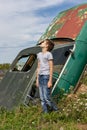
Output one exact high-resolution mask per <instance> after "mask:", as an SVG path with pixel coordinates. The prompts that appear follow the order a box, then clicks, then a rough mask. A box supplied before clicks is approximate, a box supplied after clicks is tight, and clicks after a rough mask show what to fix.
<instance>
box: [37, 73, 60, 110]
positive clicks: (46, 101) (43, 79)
mask: <svg viewBox="0 0 87 130" xmlns="http://www.w3.org/2000/svg"><path fill="white" fill-rule="evenodd" d="M48 81H49V75H39V93H40V99H41V105H42V108H43V112H48V109H47V108H48V107H47V106H49V107H50V108H51V109H52V110H55V111H57V110H58V108H57V106H56V105H55V104H54V102H52V100H51V96H50V93H51V89H50V88H48V86H47V84H48Z"/></svg>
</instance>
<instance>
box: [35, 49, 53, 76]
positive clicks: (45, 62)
mask: <svg viewBox="0 0 87 130" xmlns="http://www.w3.org/2000/svg"><path fill="white" fill-rule="evenodd" d="M37 59H38V61H39V62H40V68H39V75H49V73H50V68H49V60H53V55H52V53H51V52H48V51H47V52H46V53H43V52H39V53H38V54H37Z"/></svg>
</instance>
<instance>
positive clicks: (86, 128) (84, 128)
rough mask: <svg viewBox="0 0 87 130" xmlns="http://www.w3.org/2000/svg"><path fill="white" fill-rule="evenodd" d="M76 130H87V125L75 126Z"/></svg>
mask: <svg viewBox="0 0 87 130" xmlns="http://www.w3.org/2000/svg"><path fill="white" fill-rule="evenodd" d="M77 128H78V129H79V130H87V124H78V125H77Z"/></svg>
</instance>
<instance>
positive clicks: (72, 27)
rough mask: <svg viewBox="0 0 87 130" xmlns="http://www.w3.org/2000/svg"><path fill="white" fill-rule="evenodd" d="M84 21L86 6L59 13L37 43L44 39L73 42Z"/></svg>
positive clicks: (86, 13) (86, 17) (86, 15)
mask: <svg viewBox="0 0 87 130" xmlns="http://www.w3.org/2000/svg"><path fill="white" fill-rule="evenodd" d="M86 20H87V4H83V5H79V6H75V7H73V8H71V9H69V10H66V11H63V12H60V13H59V14H58V15H57V16H56V17H55V18H54V20H53V21H52V23H51V24H50V25H49V27H48V28H47V30H46V32H45V33H44V34H43V35H42V37H41V38H40V40H39V42H40V41H42V40H44V39H46V38H50V39H52V38H71V39H73V40H75V39H76V37H77V36H78V34H79V32H80V31H81V29H82V27H83V25H84V23H85V21H86Z"/></svg>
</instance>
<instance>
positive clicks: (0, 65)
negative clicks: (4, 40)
mask: <svg viewBox="0 0 87 130" xmlns="http://www.w3.org/2000/svg"><path fill="white" fill-rule="evenodd" d="M9 67H10V64H9V63H5V64H0V70H8V69H9Z"/></svg>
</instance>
